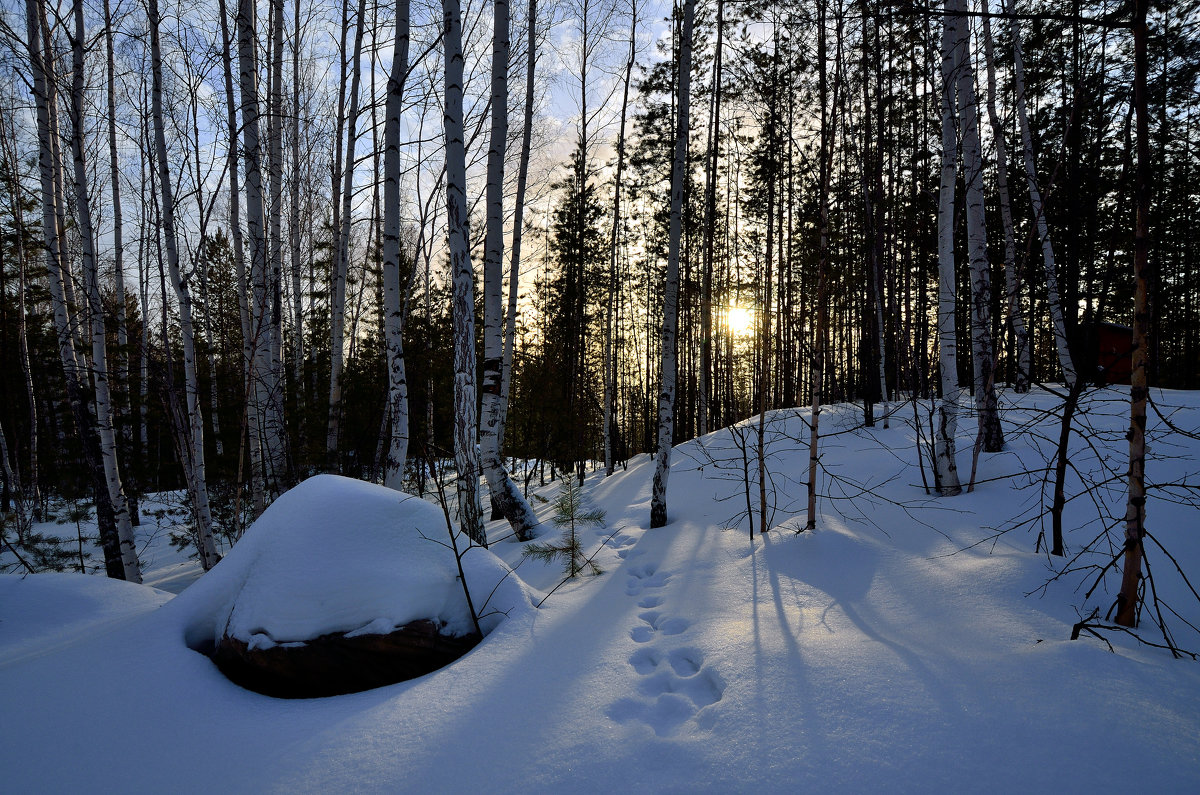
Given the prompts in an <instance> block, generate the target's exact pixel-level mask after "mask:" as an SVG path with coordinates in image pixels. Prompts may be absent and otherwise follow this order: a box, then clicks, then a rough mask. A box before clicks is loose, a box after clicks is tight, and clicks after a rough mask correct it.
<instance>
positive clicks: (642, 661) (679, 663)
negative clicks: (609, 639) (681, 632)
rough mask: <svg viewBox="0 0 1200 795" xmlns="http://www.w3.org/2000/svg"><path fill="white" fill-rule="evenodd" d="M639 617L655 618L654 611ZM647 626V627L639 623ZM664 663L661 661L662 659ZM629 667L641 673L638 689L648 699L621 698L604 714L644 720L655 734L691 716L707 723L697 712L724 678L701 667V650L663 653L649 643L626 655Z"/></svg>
mask: <svg viewBox="0 0 1200 795" xmlns="http://www.w3.org/2000/svg"><path fill="white" fill-rule="evenodd" d="M641 618H642V620H643V621H647V622H648V623H649V622H657V621H659V616H658V614H653V616H652V617H651V618H649V619H648V618H647V617H646V615H645V614H643V615H642V616H641ZM639 629H647V630H649V627H648V626H647V627H639ZM664 662H665V663H666V665H663V663H664ZM629 664H630V666H632V667H633V670H634V671H636V672H637V673H638V674H640V675H641V676H642V680H641V681H640V682H639V683H638V685H637V690H638V693H640V694H641V695H642V696H645V697H646V698H648V699H651V700H650V701H642V700H638V699H636V698H622V699H620V700H619V701H617V702H616V703H614V704H613V705H612V706H611V707H609V709H608V713H607V714H608V717H609V718H611V719H612V720H615V721H617V722H618V723H627V722H629V721H639V722H642V723H645V724H646V725H647V726H649V727H650V728H651V729H653V730H654V733H655V734H657V735H658V736H659V737H668V736H671V735H673V734H675V733H676V732H677V731H679V729H680V728H681V727H682V726H683V724H684V723H686V722H687V721H688V720H690V719H692V718H696V720H697V723H698V724H700V725H701V726H702V727H705V728H706V727H708V726H711V719H710V718H707V717H705V716H702V715H699V713H700V712H701V711H703V710H704V708H705V707H709V706H712V705H713V704H715V703H717V702H718V701H720V700H721V698H722V697H723V696H724V695H725V680H724V679H722V678H721V676H720V675H719V674H717V673H716V672H714V671H713V670H711V669H709V668H705V667H704V654H703V652H701V651H700V650H699V649H696V648H691V647H684V648H681V649H673V650H672V651H669V652H667V653H665V654H664V653H662V652H661V651H659V650H657V649H655V648H653V647H643V648H641V649H638V650H637V651H635V652H634V653H633V654H632V655H631V656H630V657H629Z"/></svg>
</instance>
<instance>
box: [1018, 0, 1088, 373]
mask: <svg viewBox="0 0 1200 795" xmlns="http://www.w3.org/2000/svg"><path fill="white" fill-rule="evenodd" d="M1000 7H1001V9H1002V11H1003V12H1004V13H1005V14H1011V16H1010V17H1009V20H1008V26H1009V28H1008V29H1009V33H1010V34H1011V35H1012V40H1013V90H1014V91H1015V92H1016V104H1017V123H1018V125H1019V126H1020V128H1021V146H1022V149H1023V150H1024V154H1025V158H1024V159H1025V181H1026V182H1027V183H1028V184H1029V202H1030V204H1032V205H1033V217H1034V222H1035V223H1036V225H1037V234H1038V239H1039V240H1040V241H1041V244H1042V264H1043V266H1044V268H1045V273H1046V304H1047V307H1048V308H1049V310H1050V322H1051V324H1052V325H1053V326H1054V346H1055V348H1056V349H1057V351H1058V363H1059V366H1061V367H1062V371H1063V381H1064V382H1065V383H1066V385H1067V388H1068V389H1070V388H1071V387H1073V386H1075V379H1076V374H1075V363H1074V361H1073V360H1072V359H1071V347H1070V344H1069V342H1068V340H1067V327H1066V322H1065V320H1064V319H1063V308H1062V301H1061V300H1059V293H1058V272H1057V270H1056V269H1055V267H1054V247H1053V245H1051V243H1050V230H1049V228H1048V227H1047V225H1046V208H1045V207H1044V206H1043V204H1042V195H1041V191H1040V190H1038V184H1037V164H1036V162H1035V161H1034V156H1033V133H1032V131H1031V130H1030V128H1029V110H1028V106H1027V103H1026V101H1025V57H1024V53H1023V52H1022V49H1021V23H1020V22H1018V21H1017V16H1016V14H1013V13H1012V3H1011V0H1000Z"/></svg>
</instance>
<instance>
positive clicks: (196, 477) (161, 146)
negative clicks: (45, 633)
mask: <svg viewBox="0 0 1200 795" xmlns="http://www.w3.org/2000/svg"><path fill="white" fill-rule="evenodd" d="M148 6H149V12H150V73H151V78H150V79H151V88H150V108H151V110H150V112H151V116H152V118H153V124H154V148H155V150H156V151H157V153H158V179H159V190H160V191H161V192H162V221H163V223H162V226H163V238H164V241H165V243H166V249H167V268H168V270H169V272H170V274H171V286H172V288H173V289H174V290H175V297H176V299H177V300H178V302H179V333H180V337H181V338H182V342H183V374H184V375H183V378H184V391H185V399H186V406H187V415H186V416H187V425H188V433H187V434H186V436H187V441H188V444H189V445H190V449H188V451H187V452H188V453H189V455H188V456H186V457H185V458H184V461H183V464H184V478H185V479H186V480H187V486H188V493H189V495H190V496H191V500H192V510H193V513H194V514H195V520H196V537H197V541H198V542H199V543H198V544H197V548H198V551H199V553H200V565H201V566H202V567H203V568H204V570H205V571H208V570H209V569H211V568H212V567H213V566H215V565H217V561H218V560H220V556H219V555H218V554H217V546H216V541H215V539H214V538H213V531H212V511H211V509H210V507H209V501H208V482H207V479H206V477H205V466H204V419H203V417H202V415H201V411H200V379H199V376H198V374H197V371H196V332H195V325H194V324H193V322H192V296H191V290H190V289H189V287H188V283H187V281H186V280H185V279H184V278H183V275H182V273H181V272H180V268H179V244H178V240H177V237H176V228H175V194H174V188H173V187H172V183H171V168H170V165H169V161H168V160H167V137H166V132H165V128H164V124H163V101H162V49H161V44H160V42H159V25H160V24H161V17H160V16H159V10H158V0H149V4H148ZM165 355H170V353H169V351H167V352H166V354H165Z"/></svg>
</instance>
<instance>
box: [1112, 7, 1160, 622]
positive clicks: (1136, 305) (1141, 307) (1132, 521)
mask: <svg viewBox="0 0 1200 795" xmlns="http://www.w3.org/2000/svg"><path fill="white" fill-rule="evenodd" d="M1148 5H1149V2H1148V0H1134V5H1133V48H1134V50H1133V51H1134V56H1133V57H1134V66H1133V107H1134V114H1135V116H1136V126H1137V167H1136V169H1135V171H1134V213H1135V215H1134V230H1133V278H1134V297H1133V371H1132V375H1131V376H1130V387H1129V490H1128V496H1127V498H1126V503H1125V545H1124V546H1125V554H1124V561H1123V563H1122V574H1121V592H1120V594H1119V595H1118V596H1117V615H1116V618H1115V621H1116V623H1118V624H1120V625H1121V626H1124V627H1132V626H1135V625H1136V624H1137V620H1138V613H1139V612H1140V611H1139V610H1138V591H1139V590H1140V586H1141V580H1142V557H1143V555H1144V549H1143V543H1144V539H1145V537H1146V403H1147V400H1148V398H1149V396H1150V381H1149V378H1148V375H1149V374H1148V373H1147V372H1146V368H1147V366H1148V365H1149V363H1150V358H1149V353H1150V342H1151V339H1150V331H1151V328H1152V326H1151V323H1150V320H1151V315H1150V313H1151V309H1152V307H1151V304H1150V289H1149V288H1150V283H1151V280H1152V279H1153V278H1154V273H1153V270H1152V268H1153V265H1152V264H1151V260H1150V141H1149V137H1150V124H1149V121H1148V120H1147V118H1146V117H1147V115H1148V114H1147V113H1146V72H1147V71H1148V56H1147V53H1146V39H1147V38H1148V33H1149V31H1148V30H1147V28H1146V7H1147V6H1148Z"/></svg>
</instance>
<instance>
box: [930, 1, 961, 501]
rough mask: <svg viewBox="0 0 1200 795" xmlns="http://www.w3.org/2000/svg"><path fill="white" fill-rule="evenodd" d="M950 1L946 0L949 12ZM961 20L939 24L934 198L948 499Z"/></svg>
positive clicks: (937, 449) (948, 18) (940, 411)
mask: <svg viewBox="0 0 1200 795" xmlns="http://www.w3.org/2000/svg"><path fill="white" fill-rule="evenodd" d="M953 2H954V0H947V3H946V11H947V12H950V11H951V4H952V3H953ZM963 22H964V20H962V19H961V18H960V17H958V16H957V15H955V14H953V13H947V14H946V15H945V16H944V17H943V23H942V25H943V26H942V64H941V77H942V183H941V188H940V192H939V196H938V313H937V316H938V353H939V356H938V358H939V361H940V364H941V374H942V401H941V403H940V404H938V407H937V412H936V423H935V428H934V442H933V475H934V480H935V481H936V484H937V489H938V491H939V492H940V493H941V494H943V495H946V496H953V495H955V494H959V493H960V492H962V486H961V485H959V482H958V463H957V461H955V450H954V435H955V433H956V432H957V431H958V341H957V339H956V337H955V335H956V333H957V332H956V331H955V328H954V293H955V289H954V287H955V285H954V277H955V274H954V184H955V182H956V181H957V179H958V174H957V165H958V164H957V159H956V151H955V148H956V144H957V140H956V136H955V132H954V75H955V66H956V64H955V58H954V52H955V50H954V46H953V45H954V41H955V38H956V36H957V28H958V25H959V24H962V23H963Z"/></svg>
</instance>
